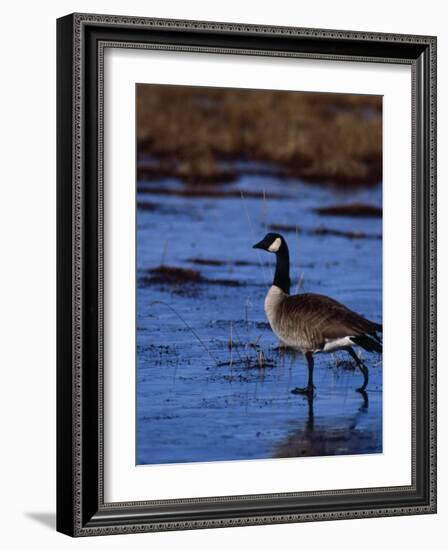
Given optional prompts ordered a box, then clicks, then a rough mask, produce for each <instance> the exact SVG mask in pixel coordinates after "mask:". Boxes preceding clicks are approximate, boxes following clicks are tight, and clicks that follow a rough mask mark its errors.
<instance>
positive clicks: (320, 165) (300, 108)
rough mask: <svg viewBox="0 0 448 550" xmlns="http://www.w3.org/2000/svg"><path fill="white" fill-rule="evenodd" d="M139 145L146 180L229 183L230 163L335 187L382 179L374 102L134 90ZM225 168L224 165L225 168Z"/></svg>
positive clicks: (347, 97)
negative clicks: (270, 168) (277, 169)
mask: <svg viewBox="0 0 448 550" xmlns="http://www.w3.org/2000/svg"><path fill="white" fill-rule="evenodd" d="M137 140H138V149H139V152H140V153H143V154H146V155H149V156H150V157H151V158H153V159H155V160H156V161H157V162H156V163H155V164H152V163H151V164H149V165H148V164H146V165H145V166H144V168H142V169H141V171H140V173H139V176H140V177H142V178H146V179H151V178H157V179H158V178H160V177H163V176H169V175H174V176H176V177H179V178H180V179H183V180H184V181H185V182H187V183H189V184H195V183H199V184H205V183H215V182H224V181H231V180H233V179H234V177H235V175H236V174H235V173H234V171H233V170H232V169H231V168H230V167H229V164H228V162H227V161H229V160H232V159H247V160H256V161H263V162H269V163H274V164H276V165H279V166H281V167H282V168H283V169H285V171H286V173H287V174H289V175H292V176H298V177H301V178H303V179H305V180H308V181H319V182H326V183H334V184H340V185H357V184H370V183H376V182H377V181H378V180H380V179H381V165H382V102H381V97H379V96H368V95H364V96H363V95H345V94H323V93H303V92H300V93H297V92H282V91H265V90H236V89H233V90H232V89H220V88H199V87H184V86H163V85H139V86H138V87H137ZM222 161H225V164H223V162H222Z"/></svg>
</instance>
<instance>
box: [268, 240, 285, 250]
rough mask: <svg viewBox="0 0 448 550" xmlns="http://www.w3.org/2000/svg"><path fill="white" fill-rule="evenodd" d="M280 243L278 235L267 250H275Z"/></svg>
mask: <svg viewBox="0 0 448 550" xmlns="http://www.w3.org/2000/svg"><path fill="white" fill-rule="evenodd" d="M281 244H282V240H281V239H280V237H277V238H276V239H275V241H274V242H273V243H272V244H271V245H270V247H269V248H268V250H269V252H277V250H278V249H279V248H280V245H281Z"/></svg>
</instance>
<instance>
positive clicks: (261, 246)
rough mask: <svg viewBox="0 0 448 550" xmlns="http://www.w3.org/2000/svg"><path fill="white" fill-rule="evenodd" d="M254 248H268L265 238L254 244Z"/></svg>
mask: <svg viewBox="0 0 448 550" xmlns="http://www.w3.org/2000/svg"><path fill="white" fill-rule="evenodd" d="M252 248H261V250H265V249H266V244H265V242H264V239H263V240H261V241H260V242H259V243H256V244H254V246H253V247H252Z"/></svg>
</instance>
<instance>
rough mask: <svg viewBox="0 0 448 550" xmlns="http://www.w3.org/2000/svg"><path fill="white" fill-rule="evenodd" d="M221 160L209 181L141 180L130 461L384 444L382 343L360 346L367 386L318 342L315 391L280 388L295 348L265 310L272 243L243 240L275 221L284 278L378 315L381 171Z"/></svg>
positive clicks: (293, 374)
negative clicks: (347, 182) (353, 178)
mask: <svg viewBox="0 0 448 550" xmlns="http://www.w3.org/2000/svg"><path fill="white" fill-rule="evenodd" d="M151 162H152V161H151V159H150V158H147V157H144V156H142V157H141V158H140V164H142V165H144V166H148V164H151ZM229 171H230V169H229ZM231 171H232V173H233V174H236V176H235V177H234V178H233V181H232V182H231V183H230V182H224V183H222V184H219V183H216V182H215V183H214V184H213V185H207V186H201V185H198V186H191V185H186V183H185V181H182V180H181V179H179V178H175V177H172V176H171V175H164V176H163V177H162V176H160V177H159V178H158V179H156V180H154V179H151V178H147V180H145V179H139V181H138V193H137V286H138V288H137V373H136V375H137V411H136V415H137V448H136V462H137V464H162V463H181V462H192V461H194V462H204V461H214V460H241V459H260V458H272V457H291V456H322V455H335V454H358V453H378V452H381V451H382V358H381V356H378V355H377V354H374V353H372V354H367V352H363V351H362V350H361V352H360V353H361V355H362V357H363V358H364V359H365V360H366V364H367V366H368V367H369V371H370V383H369V387H368V392H367V396H362V395H360V394H359V393H357V392H356V391H355V388H356V387H358V386H359V385H360V382H361V380H362V376H361V374H360V372H359V371H358V370H356V369H355V368H354V365H353V363H352V362H351V361H350V360H348V359H349V358H348V355H347V354H344V353H342V352H338V353H336V354H333V355H331V354H325V355H324V354H316V356H315V385H316V387H317V389H316V395H315V397H314V399H312V400H309V399H307V398H306V397H305V396H298V395H293V394H291V389H293V388H294V387H296V386H301V385H304V384H305V381H306V376H307V370H306V362H305V359H304V357H302V356H300V355H299V354H297V355H296V354H294V353H292V352H291V351H290V350H287V349H284V348H281V347H279V342H278V341H277V339H276V337H275V336H274V334H273V333H272V331H271V330H270V328H269V325H268V324H267V321H266V318H265V315H264V311H263V301H264V297H265V294H266V292H267V290H268V288H269V286H270V284H271V281H272V276H273V269H274V264H273V262H274V257H273V255H270V254H267V253H264V252H262V251H259V250H253V249H252V245H253V244H254V243H255V242H257V241H259V240H260V239H261V238H262V237H263V236H264V234H265V233H266V232H267V231H269V227H276V226H277V227H280V226H281V230H280V229H277V230H279V232H281V233H283V234H284V236H285V237H286V239H287V242H288V245H289V248H290V255H291V279H292V289H291V292H294V293H295V292H301V291H306V292H318V293H322V294H326V295H329V296H331V297H333V298H336V299H337V300H340V301H342V302H343V303H345V304H346V305H347V306H349V307H351V308H352V309H354V310H355V311H357V312H359V313H360V314H362V315H364V316H366V317H368V318H369V319H371V320H373V321H377V322H381V317H382V280H381V276H382V264H381V259H382V240H381V235H382V220H381V206H382V196H381V184H377V185H369V186H367V187H365V186H357V187H355V188H353V187H349V188H344V187H342V188H341V187H332V186H328V185H318V184H316V183H313V184H308V183H305V182H304V181H303V180H301V179H298V178H294V177H288V178H285V177H282V176H281V175H279V173H278V171H277V170H275V169H273V168H270V165H267V164H266V163H256V162H247V161H245V162H232V163H231ZM356 205H358V207H359V208H355V206H356ZM363 205H364V206H363ZM366 205H367V206H366ZM341 206H342V208H341Z"/></svg>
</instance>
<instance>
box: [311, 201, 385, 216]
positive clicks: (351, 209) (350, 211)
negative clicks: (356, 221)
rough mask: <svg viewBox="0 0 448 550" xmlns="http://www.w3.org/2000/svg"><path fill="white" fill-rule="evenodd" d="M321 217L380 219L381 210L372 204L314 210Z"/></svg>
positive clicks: (340, 205) (336, 206) (325, 207)
mask: <svg viewBox="0 0 448 550" xmlns="http://www.w3.org/2000/svg"><path fill="white" fill-rule="evenodd" d="M314 211H315V212H317V213H318V214H320V215H321V216H347V217H350V218H382V216H383V210H382V208H379V207H378V206H373V205H372V204H362V203H352V204H339V205H335V206H324V207H322V208H315V209H314Z"/></svg>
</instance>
